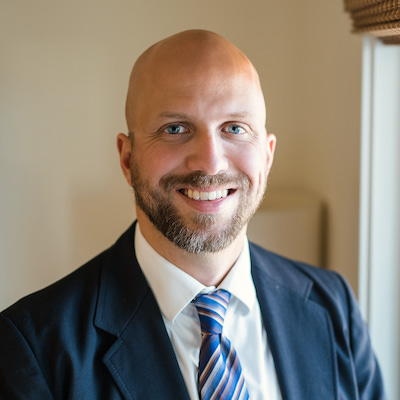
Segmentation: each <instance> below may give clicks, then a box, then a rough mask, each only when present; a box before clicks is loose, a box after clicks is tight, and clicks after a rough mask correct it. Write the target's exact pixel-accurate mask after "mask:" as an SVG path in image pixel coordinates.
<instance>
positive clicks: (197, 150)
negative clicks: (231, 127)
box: [187, 131, 228, 175]
mask: <svg viewBox="0 0 400 400" xmlns="http://www.w3.org/2000/svg"><path fill="white" fill-rule="evenodd" d="M187 167H188V168H189V170H191V171H202V172H204V173H206V174H207V175H216V174H218V173H219V172H222V171H226V170H227V169H228V160H227V158H226V155H225V149H224V143H223V138H221V137H220V136H219V135H218V134H217V133H215V132H212V131H202V132H198V133H197V134H196V135H195V137H194V138H193V139H192V140H191V148H190V152H189V155H188V157H187Z"/></svg>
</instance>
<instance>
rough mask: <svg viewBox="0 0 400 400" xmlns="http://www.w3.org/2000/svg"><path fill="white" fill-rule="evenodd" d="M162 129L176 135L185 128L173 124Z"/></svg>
mask: <svg viewBox="0 0 400 400" xmlns="http://www.w3.org/2000/svg"><path fill="white" fill-rule="evenodd" d="M164 131H165V132H168V133H169V134H170V135H176V134H178V133H182V132H184V131H185V128H184V127H183V126H182V125H178V124H175V125H169V126H167V127H166V128H165V130H164Z"/></svg>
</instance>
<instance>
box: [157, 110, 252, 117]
mask: <svg viewBox="0 0 400 400" xmlns="http://www.w3.org/2000/svg"><path fill="white" fill-rule="evenodd" d="M249 115H250V113H249V112H247V111H242V112H233V113H229V114H227V117H229V118H245V117H248V116H249ZM160 117H164V118H171V119H190V117H189V115H188V114H184V113H183V114H181V113H176V112H169V111H166V112H163V113H161V114H160Z"/></svg>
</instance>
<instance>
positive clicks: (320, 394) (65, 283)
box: [0, 226, 385, 400]
mask: <svg viewBox="0 0 400 400" xmlns="http://www.w3.org/2000/svg"><path fill="white" fill-rule="evenodd" d="M133 237H134V226H132V227H131V228H130V229H129V230H128V231H127V232H125V233H124V234H123V235H122V236H121V238H120V239H119V240H118V241H117V243H116V244H115V245H114V246H112V247H111V248H110V249H108V250H107V251H105V252H104V253H102V254H100V255H99V256H97V257H96V258H94V259H93V260H91V261H90V262H89V263H87V264H86V265H84V266H83V267H81V268H79V269H78V270H76V271H75V272H73V273H72V274H71V275H69V276H67V277H66V278H64V279H62V280H61V281H59V282H57V283H55V284H53V285H52V286H50V287H48V288H46V289H44V290H42V291H40V292H37V293H35V294H33V295H30V296H28V297H26V298H25V299H23V300H21V301H19V302H18V303H16V304H15V305H13V306H11V307H10V308H8V309H7V310H5V311H4V312H3V313H2V314H1V317H0V399H1V400H3V399H7V400H8V399H10V400H15V399H23V400H27V399H30V400H31V399H35V400H36V399H37V400H50V399H57V400H59V399H65V400H66V399H76V400H91V399H107V400H114V399H135V400H139V399H140V400H144V399H149V400H158V399H161V400H164V399H165V400H168V399H171V400H172V399H173V400H181V399H182V400H185V399H189V397H188V393H187V390H186V387H185V384H184V381H183V378H182V375H181V372H180V369H179V366H178V363H177V360H176V358H175V354H174V350H173V348H172V345H171V342H170V340H169V337H168V334H167V332H166V329H165V326H164V323H163V320H162V317H161V313H160V309H159V307H158V305H157V303H156V300H155V298H154V296H153V294H152V292H151V290H150V288H149V286H148V284H147V282H146V280H145V278H144V275H143V273H142V271H141V269H140V267H139V265H138V263H137V261H136V257H135V254H134V248H133ZM250 252H251V260H252V275H253V279H254V283H255V287H256V291H257V297H258V300H259V303H260V306H261V312H262V317H263V321H264V324H265V327H266V331H267V334H268V340H269V344H270V346H271V350H272V354H273V356H274V360H275V365H276V370H277V374H278V379H279V384H280V387H281V391H282V395H283V399H284V400H295V399H298V400H331V399H332V400H333V399H354V400H355V399H375V400H376V399H384V398H385V396H384V394H383V385H382V379H381V375H380V372H379V367H378V365H377V362H376V360H375V357H374V354H373V352H372V350H371V347H370V342H369V337H368V333H367V330H366V327H365V325H364V323H363V322H362V320H361V317H360V314H359V310H358V307H357V305H356V302H355V299H354V297H353V295H352V293H351V291H350V290H349V288H348V286H347V285H346V283H345V282H344V281H343V279H342V278H341V277H340V276H339V275H337V274H336V273H333V272H329V271H326V270H323V269H318V268H313V267H310V266H307V265H305V264H301V263H297V262H293V261H290V260H287V259H285V258H282V257H280V256H277V255H275V254H272V253H270V252H268V251H266V250H263V249H261V248H260V247H257V246H255V245H253V244H252V245H251V247H250ZM239 329H240V327H239Z"/></svg>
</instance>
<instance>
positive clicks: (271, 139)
mask: <svg viewBox="0 0 400 400" xmlns="http://www.w3.org/2000/svg"><path fill="white" fill-rule="evenodd" d="M275 146H276V136H275V135H274V134H272V133H268V134H267V168H268V171H269V170H270V169H271V167H272V162H273V161H274V154H275Z"/></svg>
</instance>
